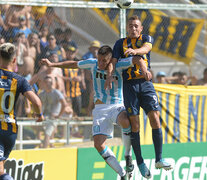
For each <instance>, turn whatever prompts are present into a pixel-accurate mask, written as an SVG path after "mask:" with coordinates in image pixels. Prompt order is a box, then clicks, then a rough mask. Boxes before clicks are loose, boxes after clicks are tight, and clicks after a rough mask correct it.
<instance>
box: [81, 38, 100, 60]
mask: <svg viewBox="0 0 207 180" xmlns="http://www.w3.org/2000/svg"><path fill="white" fill-rule="evenodd" d="M100 47H101V43H100V42H99V41H97V40H94V41H92V42H91V44H90V47H89V48H88V50H89V51H88V52H87V53H86V54H84V55H83V57H82V59H89V58H97V55H98V50H99V48H100Z"/></svg>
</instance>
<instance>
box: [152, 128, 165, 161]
mask: <svg viewBox="0 0 207 180" xmlns="http://www.w3.org/2000/svg"><path fill="white" fill-rule="evenodd" d="M152 139H153V143H154V148H155V157H156V160H155V162H157V161H159V160H160V159H162V141H163V137H162V129H161V128H159V129H152Z"/></svg>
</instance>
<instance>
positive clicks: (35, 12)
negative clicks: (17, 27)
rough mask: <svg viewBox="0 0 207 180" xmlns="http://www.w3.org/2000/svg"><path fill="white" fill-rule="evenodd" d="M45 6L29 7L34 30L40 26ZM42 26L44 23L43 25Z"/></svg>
mask: <svg viewBox="0 0 207 180" xmlns="http://www.w3.org/2000/svg"><path fill="white" fill-rule="evenodd" d="M46 10H47V6H32V9H31V16H32V18H33V19H34V27H33V28H34V29H35V31H37V32H39V31H40V29H41V28H42V26H41V27H40V25H39V24H40V19H41V18H42V17H43V16H44V14H45V13H46ZM43 26H44V25H43Z"/></svg>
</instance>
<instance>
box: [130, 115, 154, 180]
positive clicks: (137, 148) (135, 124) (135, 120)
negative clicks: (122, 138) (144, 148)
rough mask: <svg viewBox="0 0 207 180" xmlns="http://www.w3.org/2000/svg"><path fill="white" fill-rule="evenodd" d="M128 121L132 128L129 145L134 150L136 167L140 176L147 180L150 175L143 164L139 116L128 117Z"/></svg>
mask: <svg viewBox="0 0 207 180" xmlns="http://www.w3.org/2000/svg"><path fill="white" fill-rule="evenodd" d="M129 119H130V123H131V126H132V132H131V143H132V147H133V150H134V154H135V156H136V161H137V166H138V168H139V171H140V172H141V174H142V176H143V177H145V178H147V179H149V178H151V173H150V170H149V169H148V168H147V166H146V164H145V163H144V160H143V158H142V153H141V145H140V133H139V132H140V122H139V116H138V115H134V116H130V117H129Z"/></svg>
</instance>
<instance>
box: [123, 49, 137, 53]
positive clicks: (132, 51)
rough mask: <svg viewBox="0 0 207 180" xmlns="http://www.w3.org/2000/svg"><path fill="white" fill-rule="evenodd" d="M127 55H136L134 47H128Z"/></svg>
mask: <svg viewBox="0 0 207 180" xmlns="http://www.w3.org/2000/svg"><path fill="white" fill-rule="evenodd" d="M124 54H125V55H136V51H135V50H134V49H132V48H128V49H127V50H126V51H125V52H124Z"/></svg>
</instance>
